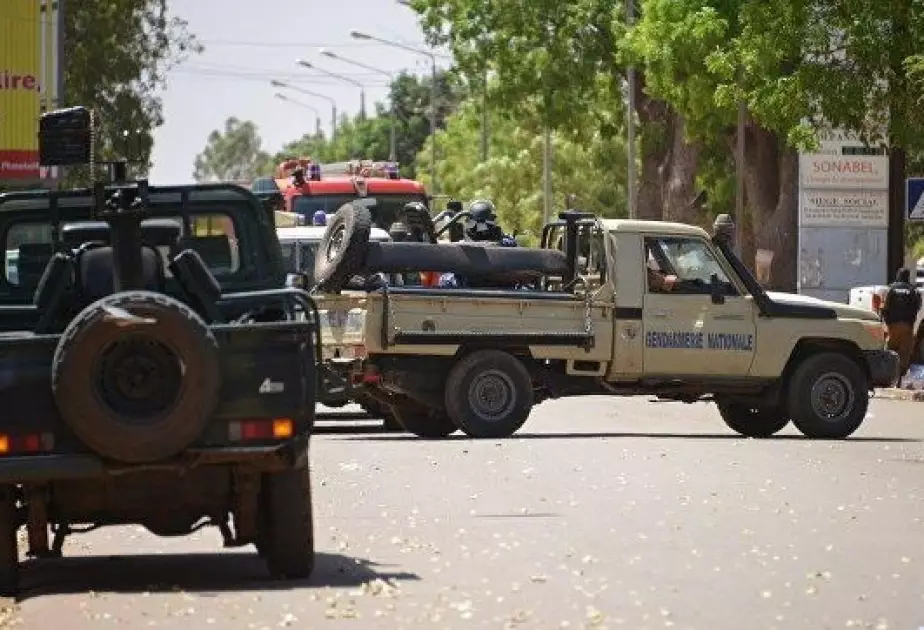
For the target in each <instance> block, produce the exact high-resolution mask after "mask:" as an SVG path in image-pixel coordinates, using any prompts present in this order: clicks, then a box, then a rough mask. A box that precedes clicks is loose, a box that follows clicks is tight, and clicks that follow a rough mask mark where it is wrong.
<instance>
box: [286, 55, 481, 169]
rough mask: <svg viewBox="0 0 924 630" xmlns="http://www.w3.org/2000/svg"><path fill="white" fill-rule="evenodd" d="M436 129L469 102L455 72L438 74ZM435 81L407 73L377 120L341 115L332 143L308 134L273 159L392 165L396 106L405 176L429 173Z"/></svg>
mask: <svg viewBox="0 0 924 630" xmlns="http://www.w3.org/2000/svg"><path fill="white" fill-rule="evenodd" d="M436 76H437V92H436V124H437V129H442V128H443V127H445V124H446V120H447V118H448V117H449V116H451V115H452V113H453V112H455V111H456V109H457V108H458V106H459V103H460V102H462V100H463V99H464V98H465V93H466V91H465V86H463V85H462V84H461V82H460V81H459V78H458V77H457V76H455V75H454V74H453V73H450V72H446V71H441V72H438V73H437V75H436ZM431 85H432V79H431V78H430V77H426V78H419V77H416V76H414V75H411V74H408V73H406V72H402V73H401V74H399V75H398V76H396V77H395V78H394V80H392V82H391V85H390V88H389V95H388V103H387V104H385V103H376V104H375V115H374V116H369V117H367V118H361V117H359V116H354V117H352V118H351V117H348V116H342V117H341V118H340V120H339V121H338V125H337V133H336V136H335V138H334V139H333V140H330V139H325V138H324V137H323V136H320V137H319V136H315V135H306V136H304V137H302V138H300V139H298V140H295V141H292V142H290V143H288V144H286V145H285V146H284V147H283V148H282V149H281V150H280V151H279V152H278V153H277V154H276V156H275V157H274V158H273V160H274V161H275V162H279V161H281V160H282V159H283V158H285V157H289V156H310V157H312V158H314V159H317V160H320V161H321V162H339V161H343V160H350V159H354V158H363V159H371V160H387V159H388V156H389V149H390V137H391V103H394V104H395V118H396V121H397V125H396V130H395V138H396V143H395V144H396V149H397V151H396V153H397V158H398V163H399V165H400V169H401V173H402V175H404V176H405V177H416V176H417V175H418V172H420V171H429V164H430V156H429V154H427V155H424V156H422V158H421V159H423V162H422V167H421V166H420V165H418V161H417V160H418V154H419V153H420V149H421V147H422V146H423V145H424V142H425V141H426V140H427V138H428V137H429V136H430V118H429V113H430V86H431Z"/></svg>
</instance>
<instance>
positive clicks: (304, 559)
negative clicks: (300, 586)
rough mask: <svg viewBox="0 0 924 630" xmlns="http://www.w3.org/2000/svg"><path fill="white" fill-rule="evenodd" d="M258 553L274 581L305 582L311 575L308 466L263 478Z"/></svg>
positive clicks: (310, 516) (312, 535)
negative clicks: (283, 579)
mask: <svg viewBox="0 0 924 630" xmlns="http://www.w3.org/2000/svg"><path fill="white" fill-rule="evenodd" d="M260 499H261V504H262V506H261V510H260V521H259V525H258V528H257V530H258V531H257V550H258V551H259V552H260V555H261V556H263V559H264V560H265V561H266V566H267V568H269V571H270V573H271V574H272V575H273V576H274V577H281V578H285V579H297V580H301V579H307V578H308V577H310V576H311V573H312V571H314V518H313V515H312V509H311V507H312V506H311V469H310V468H309V467H308V466H303V467H300V468H294V469H292V470H284V471H281V472H276V473H268V474H266V475H264V476H263V487H262V489H261V492H260Z"/></svg>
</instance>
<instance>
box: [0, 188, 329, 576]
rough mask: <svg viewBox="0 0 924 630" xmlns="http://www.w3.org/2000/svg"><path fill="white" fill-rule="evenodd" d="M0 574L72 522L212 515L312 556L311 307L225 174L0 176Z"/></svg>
mask: <svg viewBox="0 0 924 630" xmlns="http://www.w3.org/2000/svg"><path fill="white" fill-rule="evenodd" d="M0 240H2V243H3V249H4V251H5V257H4V259H3V260H4V271H3V274H2V275H0V410H2V412H0V591H2V592H3V593H5V594H13V593H15V592H16V590H17V587H18V574H19V549H18V542H17V532H18V530H19V528H20V527H23V526H24V527H25V530H26V532H27V534H28V550H27V552H28V555H30V556H32V557H38V558H41V557H54V556H57V555H60V553H61V549H62V545H63V542H64V538H65V536H67V535H68V534H71V533H74V532H80V531H87V530H89V529H92V528H96V527H100V526H106V525H123V524H138V525H142V526H144V527H146V528H147V529H148V530H150V531H151V532H153V533H154V534H157V535H161V536H177V535H184V534H189V533H192V532H194V531H196V530H197V529H199V528H201V527H204V526H206V525H213V526H216V527H218V528H219V529H220V531H221V533H222V535H223V538H224V544H225V546H241V545H246V544H250V543H253V544H255V545H256V548H257V550H258V551H259V553H260V554H261V555H262V556H263V557H264V559H265V560H266V562H267V565H268V567H269V569H270V571H271V573H273V574H275V575H278V576H281V577H288V578H305V577H307V576H308V575H309V574H310V573H311V571H312V569H313V565H314V536H313V525H312V509H311V505H312V504H311V483H310V467H309V458H308V453H309V449H308V445H309V436H310V434H311V430H312V427H313V423H314V409H315V399H316V391H317V388H318V382H319V378H318V372H317V369H318V364H319V358H320V350H319V339H318V328H317V309H316V307H315V306H314V303H313V302H312V300H311V298H310V296H309V295H308V294H307V293H306V292H304V291H301V290H299V289H294V288H284V287H283V285H284V270H283V266H282V258H281V252H280V248H279V243H278V240H277V239H276V235H275V229H274V226H273V224H272V221H271V219H270V218H269V217H268V216H267V214H266V212H265V211H264V209H263V208H262V206H261V204H260V202H259V201H258V200H257V199H256V198H255V197H254V196H253V195H252V194H251V193H250V192H249V191H247V190H246V189H244V188H241V187H238V186H234V185H204V186H203V185H197V186H186V187H154V186H148V184H147V182H146V181H144V180H140V181H131V182H130V181H124V180H122V179H119V178H117V179H116V180H115V182H114V183H109V184H106V185H103V184H97V185H96V186H94V187H93V188H92V189H83V190H69V191H62V192H48V191H41V192H19V193H9V194H0Z"/></svg>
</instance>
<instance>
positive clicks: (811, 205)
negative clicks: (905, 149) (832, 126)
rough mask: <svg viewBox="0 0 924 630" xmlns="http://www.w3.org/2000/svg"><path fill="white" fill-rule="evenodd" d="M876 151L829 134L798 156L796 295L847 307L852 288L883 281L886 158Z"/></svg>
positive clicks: (843, 135)
mask: <svg viewBox="0 0 924 630" xmlns="http://www.w3.org/2000/svg"><path fill="white" fill-rule="evenodd" d="M835 131H836V130H835ZM878 150H880V149H877V148H876V147H868V146H865V145H864V144H863V143H862V142H860V141H859V139H854V138H853V137H851V134H849V133H846V132H837V133H834V132H832V133H831V134H830V135H829V136H828V137H826V138H822V142H821V148H820V150H819V151H818V152H816V153H809V154H801V155H800V156H799V250H798V251H799V254H798V269H799V272H798V275H797V286H798V290H799V292H800V293H804V294H807V295H812V296H814V297H818V298H821V299H829V300H830V299H833V300H836V301H839V302H847V301H848V299H849V294H850V289H851V288H852V287H855V286H859V285H870V284H883V283H885V282H887V281H888V280H887V279H886V278H885V274H886V261H887V255H888V248H887V247H886V243H887V240H888V239H887V235H888V227H889V212H888V208H889V199H888V191H889V158H888V157H887V156H885V155H879V154H877V151H878Z"/></svg>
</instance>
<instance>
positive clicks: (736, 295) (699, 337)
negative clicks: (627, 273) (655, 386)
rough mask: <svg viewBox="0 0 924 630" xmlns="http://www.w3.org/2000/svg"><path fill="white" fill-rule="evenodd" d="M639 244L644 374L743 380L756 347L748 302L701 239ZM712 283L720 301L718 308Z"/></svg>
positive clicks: (679, 238) (753, 309)
mask: <svg viewBox="0 0 924 630" xmlns="http://www.w3.org/2000/svg"><path fill="white" fill-rule="evenodd" d="M644 243H645V256H646V257H647V258H648V266H647V269H646V273H647V275H648V282H647V283H646V292H645V298H644V307H643V321H644V331H645V332H644V334H645V350H644V372H645V374H646V375H649V376H654V375H666V376H674V375H675V376H693V375H695V376H707V377H708V376H717V377H718V376H747V375H748V373H749V371H750V368H751V362H752V361H753V359H754V348H755V347H756V345H757V344H756V341H757V340H756V332H757V331H756V318H757V309H756V307H755V305H754V302H753V300H752V298H751V297H750V296H749V295H747V294H746V293H745V292H743V291H742V290H741V288H740V287H738V286H736V284H735V283H734V282H732V281H731V280H730V274H729V273H728V272H727V270H726V269H725V268H724V267H723V265H722V264H721V263H720V262H719V259H718V258H717V257H716V256H715V254H714V252H713V250H712V247H711V246H710V244H709V243H707V241H705V240H704V239H702V238H699V237H695V236H650V237H646V238H645V239H644ZM713 276H714V277H713ZM713 282H717V284H718V287H719V288H720V292H721V295H722V298H721V303H718V304H716V303H714V301H713V299H712V285H713Z"/></svg>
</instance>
